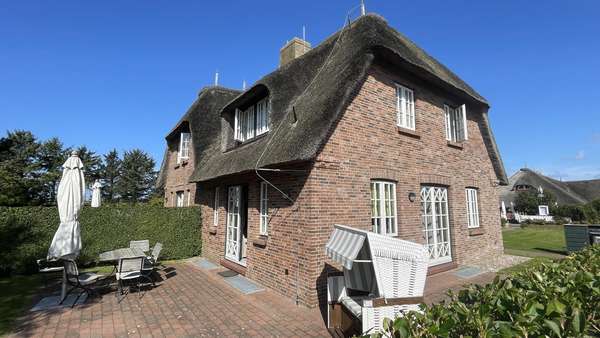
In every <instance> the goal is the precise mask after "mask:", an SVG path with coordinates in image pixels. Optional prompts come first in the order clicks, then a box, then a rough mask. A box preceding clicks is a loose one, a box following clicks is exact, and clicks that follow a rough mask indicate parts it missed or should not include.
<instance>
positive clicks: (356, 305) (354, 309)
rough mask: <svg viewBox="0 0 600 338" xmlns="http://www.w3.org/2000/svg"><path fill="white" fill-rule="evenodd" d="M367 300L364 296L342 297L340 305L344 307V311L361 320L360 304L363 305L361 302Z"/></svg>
mask: <svg viewBox="0 0 600 338" xmlns="http://www.w3.org/2000/svg"><path fill="white" fill-rule="evenodd" d="M367 298H369V297H366V296H362V297H342V298H341V299H340V303H342V305H344V307H345V308H346V309H348V310H349V311H350V312H351V313H352V314H353V315H355V316H356V317H357V318H361V316H362V304H363V300H365V299H367Z"/></svg>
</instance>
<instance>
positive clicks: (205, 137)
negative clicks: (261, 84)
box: [156, 86, 240, 187]
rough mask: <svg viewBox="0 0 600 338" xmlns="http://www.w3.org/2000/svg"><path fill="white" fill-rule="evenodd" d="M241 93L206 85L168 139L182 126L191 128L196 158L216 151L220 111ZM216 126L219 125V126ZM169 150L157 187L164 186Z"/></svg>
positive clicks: (165, 155) (219, 131)
mask: <svg viewBox="0 0 600 338" xmlns="http://www.w3.org/2000/svg"><path fill="white" fill-rule="evenodd" d="M239 94H240V91H239V90H235V89H229V88H225V87H220V86H212V87H205V88H203V89H202V90H200V92H199V93H198V98H197V99H196V101H194V103H193V104H192V106H191V107H190V108H189V109H188V111H187V112H186V113H185V114H184V115H183V117H182V118H181V119H180V120H179V122H177V124H175V127H174V128H173V129H171V131H170V132H169V133H168V134H167V137H166V139H167V140H169V139H170V138H171V137H174V136H175V135H177V134H178V133H179V132H180V131H181V129H182V128H184V127H185V128H189V131H190V132H191V133H192V142H193V143H194V157H195V158H196V159H198V158H201V157H203V156H204V152H206V151H214V149H212V148H211V146H212V145H213V144H214V143H215V142H213V139H220V138H219V135H220V133H221V129H220V126H221V124H220V119H221V118H220V116H219V112H220V111H221V109H223V107H224V106H225V104H227V103H228V102H230V101H231V100H232V99H233V98H235V97H237V96H238V95H239ZM215 126H219V127H218V128H217V127H215ZM167 152H168V149H166V150H165V154H164V156H163V161H162V164H161V167H160V172H159V174H158V178H157V181H156V186H157V187H164V184H165V180H166V175H167V170H166V169H167V168H165V166H166V165H167Z"/></svg>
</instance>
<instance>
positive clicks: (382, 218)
mask: <svg viewBox="0 0 600 338" xmlns="http://www.w3.org/2000/svg"><path fill="white" fill-rule="evenodd" d="M371 225H372V226H373V232H375V233H378V234H384V235H390V236H395V235H397V234H398V222H397V219H396V184H395V183H392V182H386V181H371Z"/></svg>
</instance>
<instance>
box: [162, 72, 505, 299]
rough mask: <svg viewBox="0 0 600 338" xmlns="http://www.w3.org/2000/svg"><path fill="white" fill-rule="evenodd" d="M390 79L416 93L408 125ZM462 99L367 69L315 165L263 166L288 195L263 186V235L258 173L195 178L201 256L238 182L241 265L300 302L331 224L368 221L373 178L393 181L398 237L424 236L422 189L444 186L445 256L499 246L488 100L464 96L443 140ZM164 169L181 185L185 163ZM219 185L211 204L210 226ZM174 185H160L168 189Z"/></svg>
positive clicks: (317, 284) (215, 237)
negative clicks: (459, 127) (460, 122)
mask: <svg viewBox="0 0 600 338" xmlns="http://www.w3.org/2000/svg"><path fill="white" fill-rule="evenodd" d="M395 83H398V84H402V85H404V86H405V87H408V88H411V89H412V90H413V91H414V96H415V115H416V130H415V131H403V130H400V129H399V128H398V127H397V125H396V93H395V88H396V87H395ZM464 103H465V102H461V101H458V100H457V99H456V98H455V97H454V96H452V95H450V94H448V93H445V92H441V91H438V90H437V89H432V87H431V86H428V85H427V84H425V83H424V82H423V81H421V80H418V79H416V78H413V77H410V76H395V75H394V76H392V75H390V72H388V71H385V70H384V69H383V68H381V67H373V68H371V70H370V72H369V76H368V77H367V79H366V80H365V82H364V84H363V85H362V86H361V88H360V89H359V91H358V92H357V93H355V95H354V98H353V100H352V101H351V103H350V104H349V105H348V107H347V108H346V111H345V113H344V114H343V115H342V117H341V119H340V120H339V121H338V122H337V125H336V127H335V128H334V129H333V130H332V131H331V133H330V136H329V138H328V141H327V142H326V144H324V146H323V148H322V150H321V152H320V154H319V155H318V157H317V159H316V160H315V161H314V162H313V163H307V164H305V165H296V166H294V169H295V170H302V171H301V172H293V173H290V172H287V173H285V172H267V173H264V174H263V175H264V176H265V177H266V178H267V179H268V180H269V181H270V182H272V183H273V184H274V185H275V186H276V187H277V188H279V189H281V190H282V191H283V192H284V193H286V194H287V195H288V196H290V197H291V198H292V200H293V202H291V201H289V200H287V199H286V198H284V197H283V195H282V194H280V193H279V192H277V191H275V190H274V189H273V188H271V187H269V193H268V198H269V201H268V205H269V234H268V237H265V236H260V235H259V224H260V221H259V192H260V183H259V182H260V180H259V179H258V178H257V176H256V175H255V174H254V173H248V174H244V175H241V174H240V175H235V176H230V177H227V178H223V179H217V180H212V181H210V182H208V183H202V184H199V185H198V189H199V190H198V191H199V194H198V196H197V202H198V203H199V204H200V205H201V206H202V223H203V230H202V237H203V238H202V240H203V255H204V256H206V257H208V258H211V259H213V260H215V261H221V260H222V259H223V258H224V251H225V237H226V223H227V219H226V217H227V210H226V205H227V188H228V187H229V186H231V185H244V186H246V187H247V191H248V201H247V203H248V216H247V217H248V221H247V224H248V238H247V262H246V263H247V264H246V267H245V268H244V269H242V268H240V271H242V272H244V273H245V274H246V276H247V277H249V278H251V279H254V280H256V281H258V282H259V283H261V284H263V285H265V286H267V287H270V288H272V289H274V290H276V291H278V292H280V293H281V294H283V295H285V296H287V297H290V298H296V296H298V301H299V302H300V303H302V304H305V305H307V306H311V307H312V306H316V305H317V304H319V301H322V300H323V297H324V292H325V274H326V270H327V269H328V268H326V264H331V262H330V261H329V260H328V259H327V258H326V256H325V254H324V248H325V243H326V241H327V239H328V237H329V235H330V233H331V231H332V227H333V224H336V223H338V224H345V225H350V226H354V227H359V228H363V229H371V206H370V203H371V202H370V182H371V180H373V179H382V180H389V181H393V182H395V183H396V196H397V198H396V200H397V215H398V216H397V219H398V237H400V238H402V239H406V240H410V241H415V242H419V243H424V242H425V239H424V235H423V228H422V225H421V205H420V200H419V195H420V188H421V186H422V185H436V186H444V187H446V188H447V189H448V205H449V219H450V234H451V243H452V259H453V263H457V264H468V263H470V262H474V261H477V260H478V259H480V258H482V257H492V256H497V255H500V254H502V252H503V246H502V240H501V231H500V218H499V217H500V216H499V212H498V210H497V201H498V192H497V185H498V182H497V181H498V180H497V177H496V174H495V171H494V168H493V165H492V161H491V159H490V154H489V153H488V150H487V148H486V145H485V144H484V140H483V136H482V133H481V130H480V128H481V126H482V125H483V124H484V122H483V121H482V119H481V112H483V111H484V110H485V109H487V107H484V106H482V105H475V104H470V103H468V102H467V103H466V104H467V119H468V123H467V124H468V132H469V139H468V140H467V141H465V142H464V143H461V144H450V143H449V142H448V141H446V137H445V120H444V108H443V107H444V104H448V105H451V106H458V105H460V104H464ZM175 156H176V154H175ZM169 160H170V161H171V160H173V158H172V155H171V156H170V158H169ZM169 163H171V162H169ZM190 163H193V162H192V161H190ZM169 168H171V167H169ZM177 170H179V173H177ZM171 172H175V173H176V175H174V177H173V178H171V177H170V176H171V173H169V178H168V179H167V182H180V183H178V184H179V185H177V184H175V183H174V184H173V185H172V186H173V187H175V186H184V187H189V186H188V185H185V183H184V177H185V175H189V172H191V167H190V166H189V165H188V166H187V167H183V168H178V169H174V170H173V171H171ZM178 179H179V180H181V181H177V180H178ZM167 186H168V187H169V186H170V185H169V184H167ZM217 186H218V187H219V201H218V211H219V212H218V222H217V224H216V226H214V225H213V224H214V219H213V215H214V213H213V204H214V191H215V187H217ZM466 187H474V188H476V189H477V190H478V196H479V214H480V217H479V218H480V224H481V227H480V228H479V229H476V230H472V229H471V230H470V229H468V227H467V215H466V195H465V188H466ZM173 189H174V188H169V189H167V190H166V191H165V193H166V194H167V197H168V196H169V194H170V192H171V191H173ZM192 189H193V187H190V190H192ZM409 193H415V194H416V196H417V198H416V200H415V201H414V202H410V201H409V198H408V195H409Z"/></svg>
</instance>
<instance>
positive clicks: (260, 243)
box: [160, 14, 507, 307]
mask: <svg viewBox="0 0 600 338" xmlns="http://www.w3.org/2000/svg"><path fill="white" fill-rule="evenodd" d="M488 109H489V104H488V103H487V101H486V100H485V99H484V98H483V97H482V96H480V95H479V94H477V93H476V92H475V91H474V90H473V89H472V88H471V87H469V86H468V85H467V84H466V83H465V82H463V81H462V80H461V79H459V78H458V77H457V76H456V75H455V74H453V73H452V72H451V71H450V70H448V69H447V68H445V67H444V66H443V65H441V64H440V63H439V62H438V61H436V60H434V59H433V58H432V57H430V56H429V55H427V54H426V53H425V52H424V51H423V50H422V49H420V48H419V47H417V46H416V45H415V44H414V43H412V42H411V41H410V40H408V39H407V38H406V37H404V36H403V35H401V34H400V33H398V32H397V31H395V30H394V29H393V28H391V27H390V26H389V25H388V24H387V22H385V20H384V19H382V18H381V17H379V16H377V15H372V14H369V15H366V16H362V17H361V18H359V19H358V20H356V21H355V22H353V23H351V24H349V25H347V26H346V27H344V28H343V29H342V30H340V31H338V32H337V33H336V34H334V35H332V36H331V37H329V38H328V39H326V40H325V41H324V42H322V43H321V44H319V45H318V46H316V47H315V48H313V49H311V48H310V45H309V44H308V43H307V42H305V41H303V40H300V39H297V38H295V39H293V40H291V41H290V42H288V43H287V44H286V45H285V46H284V47H283V48H282V50H281V57H280V66H279V68H278V69H277V70H275V71H274V72H272V73H270V74H268V75H267V76H265V77H264V78H262V79H260V80H259V81H257V83H256V84H254V85H253V86H252V87H251V88H249V89H248V90H245V91H244V92H238V91H235V90H230V89H226V88H222V87H209V88H205V89H204V90H202V91H201V93H200V95H199V97H198V99H197V100H196V102H195V103H194V104H193V105H192V107H191V108H190V110H189V111H188V112H187V113H186V115H185V116H184V117H183V118H182V119H181V121H180V122H179V123H178V124H177V126H176V127H175V128H174V129H173V131H172V132H171V133H170V134H169V136H168V137H167V143H168V145H169V147H168V150H167V153H166V156H165V160H164V161H163V168H162V170H161V175H160V184H162V185H163V186H164V187H165V203H166V205H174V204H173V202H172V198H173V197H172V193H173V192H174V190H175V194H176V193H177V191H183V190H186V191H187V189H188V188H189V191H190V192H191V193H192V194H194V191H195V196H194V197H195V198H194V199H193V201H194V203H196V204H199V205H200V206H201V212H202V226H203V229H202V242H203V255H204V256H205V257H208V258H209V259H212V260H214V261H216V262H220V263H221V264H222V265H224V266H227V267H229V268H230V269H232V270H235V271H238V272H240V273H242V274H245V275H246V276H247V277H249V278H251V279H254V280H256V281H257V282H259V283H261V284H263V285H265V286H267V287H269V288H272V289H274V290H276V291H278V292H279V293H281V294H283V295H285V296H287V297H290V298H293V299H296V300H297V301H298V302H299V303H302V304H305V305H307V306H311V307H312V306H316V305H318V304H319V302H322V301H323V299H324V293H325V284H326V274H327V272H328V271H329V270H330V269H334V268H336V267H335V264H333V263H332V262H330V261H329V260H328V259H327V258H326V256H325V253H324V247H325V244H326V241H327V239H328V237H329V235H330V233H331V231H332V228H333V224H336V223H337V224H345V225H349V226H353V227H358V228H362V229H368V230H372V231H377V232H380V233H383V234H387V235H390V236H398V237H400V238H403V239H407V240H411V241H415V242H419V243H423V244H427V245H428V248H429V250H430V253H431V267H430V273H435V272H438V271H443V270H446V269H451V268H453V267H456V266H457V265H460V264H468V263H470V262H474V261H477V260H480V259H481V258H483V257H493V256H497V255H501V254H502V252H503V246H502V239H501V231H500V215H499V213H498V204H497V203H498V202H497V201H498V192H497V190H498V185H503V184H506V182H507V178H506V174H505V171H504V167H503V164H502V160H501V158H500V155H499V152H498V149H497V146H496V143H495V141H494V136H493V134H492V131H491V129H490V126H489V121H488V115H487V114H488ZM188 132H189V133H191V143H190V145H191V148H190V151H189V154H188V157H189V159H188V162H187V164H185V165H184V164H183V163H182V162H181V163H180V164H177V160H178V158H179V159H181V154H180V155H179V157H178V155H177V154H178V153H181V149H182V146H181V145H182V144H184V141H183V140H185V138H186V137H187V136H182V135H185V133H188ZM180 161H181V160H180ZM178 165H179V166H178ZM171 182H172V184H173V185H170V184H171ZM180 187H183V188H180ZM177 189H179V190H177ZM182 189H183V190H182ZM175 198H176V195H175ZM176 204H177V203H175V205H176Z"/></svg>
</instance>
